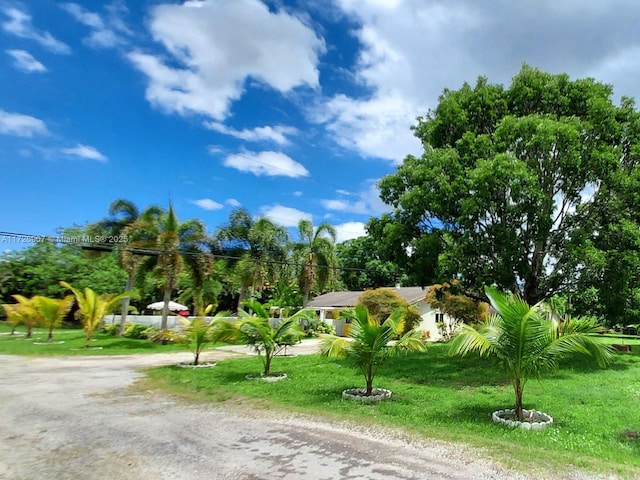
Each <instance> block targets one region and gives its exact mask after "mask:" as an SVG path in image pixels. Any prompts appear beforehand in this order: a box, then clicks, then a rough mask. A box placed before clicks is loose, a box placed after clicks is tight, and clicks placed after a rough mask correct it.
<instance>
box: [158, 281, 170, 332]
mask: <svg viewBox="0 0 640 480" xmlns="http://www.w3.org/2000/svg"><path fill="white" fill-rule="evenodd" d="M170 301H171V288H170V287H168V286H167V287H165V289H164V305H163V306H162V323H161V324H160V329H161V330H162V331H163V332H164V331H165V330H167V319H168V318H169V302H170Z"/></svg>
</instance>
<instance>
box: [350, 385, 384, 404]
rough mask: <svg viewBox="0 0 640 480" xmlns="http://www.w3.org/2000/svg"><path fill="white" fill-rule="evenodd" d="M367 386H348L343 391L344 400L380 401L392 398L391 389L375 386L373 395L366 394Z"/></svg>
mask: <svg viewBox="0 0 640 480" xmlns="http://www.w3.org/2000/svg"><path fill="white" fill-rule="evenodd" d="M365 393H367V389H366V388H348V389H347V390H343V391H342V399H343V400H354V401H356V402H362V403H378V402H383V401H385V400H388V399H390V398H391V395H392V393H391V390H386V389H384V388H374V389H373V390H372V391H371V393H372V394H371V395H365Z"/></svg>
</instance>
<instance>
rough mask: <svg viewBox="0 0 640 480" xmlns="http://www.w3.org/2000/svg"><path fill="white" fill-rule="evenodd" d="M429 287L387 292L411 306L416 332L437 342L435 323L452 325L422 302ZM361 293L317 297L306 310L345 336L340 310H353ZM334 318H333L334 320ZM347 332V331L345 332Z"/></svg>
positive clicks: (343, 321) (438, 335)
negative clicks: (418, 318)
mask: <svg viewBox="0 0 640 480" xmlns="http://www.w3.org/2000/svg"><path fill="white" fill-rule="evenodd" d="M428 288H429V287H426V288H425V287H389V290H393V291H395V292H396V293H397V294H398V295H400V297H402V298H403V299H405V300H406V301H407V303H409V305H413V306H414V307H415V308H416V309H417V310H418V312H419V313H420V316H421V317H422V321H421V322H420V325H419V326H418V327H416V328H417V329H418V330H421V331H424V332H429V340H430V341H437V340H440V338H441V337H442V335H441V333H440V329H439V328H438V326H437V325H436V323H437V322H445V323H449V324H451V323H453V320H452V319H451V318H449V316H448V315H445V314H443V313H442V312H440V311H439V310H437V309H434V308H432V307H431V305H429V304H428V303H426V302H425V301H424V298H425V295H426V293H427V289H428ZM362 293H363V292H362V291H357V292H356V291H354V292H331V293H325V294H324V295H319V296H317V297H316V298H314V299H313V300H311V301H310V302H309V303H308V304H307V308H312V309H314V310H316V311H317V312H319V315H320V320H322V321H324V322H327V323H329V324H332V325H333V326H334V327H335V329H336V335H342V336H344V335H346V334H347V333H348V330H347V328H348V327H347V328H345V325H346V324H347V322H346V321H345V320H344V319H338V315H339V312H340V310H346V309H350V308H354V307H355V306H356V304H357V303H358V297H360V295H361V294H362ZM334 317H335V318H334ZM345 330H347V331H345Z"/></svg>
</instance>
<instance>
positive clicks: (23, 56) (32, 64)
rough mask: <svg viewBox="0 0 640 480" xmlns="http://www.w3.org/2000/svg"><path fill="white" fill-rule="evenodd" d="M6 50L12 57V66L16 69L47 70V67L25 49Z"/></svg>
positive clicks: (37, 71) (30, 71)
mask: <svg viewBox="0 0 640 480" xmlns="http://www.w3.org/2000/svg"><path fill="white" fill-rule="evenodd" d="M6 52H7V54H9V55H11V56H12V57H13V60H14V63H13V66H14V67H16V68H17V69H18V70H22V71H23V72H27V73H41V72H46V71H47V67H45V66H44V65H43V64H42V63H40V62H39V61H38V60H36V59H35V58H34V57H33V55H31V54H30V53H29V52H27V51H25V50H6Z"/></svg>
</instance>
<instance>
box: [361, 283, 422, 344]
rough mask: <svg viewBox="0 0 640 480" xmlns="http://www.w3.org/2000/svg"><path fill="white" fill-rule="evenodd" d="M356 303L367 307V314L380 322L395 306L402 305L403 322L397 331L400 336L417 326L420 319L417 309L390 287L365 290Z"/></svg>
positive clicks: (387, 316)
mask: <svg viewBox="0 0 640 480" xmlns="http://www.w3.org/2000/svg"><path fill="white" fill-rule="evenodd" d="M358 304H361V305H364V306H365V307H367V310H368V312H369V315H370V316H371V317H373V318H375V319H376V320H377V321H378V322H380V323H382V322H384V321H385V320H386V319H387V318H389V316H390V315H391V314H392V313H393V311H394V310H395V309H396V308H398V307H402V309H403V315H402V320H403V322H404V324H403V328H402V330H401V331H400V333H399V336H400V337H401V336H402V335H404V334H405V333H407V332H408V331H410V330H411V329H413V328H415V327H417V326H418V325H419V324H420V322H421V321H422V317H421V316H420V313H419V312H418V310H417V309H416V308H415V307H412V306H411V305H409V303H407V301H406V300H405V299H404V298H402V297H401V296H400V295H398V293H396V292H395V291H394V290H393V289H391V288H376V289H375V290H367V291H365V292H363V293H362V294H361V295H360V297H359V298H358ZM398 338H399V337H398Z"/></svg>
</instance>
